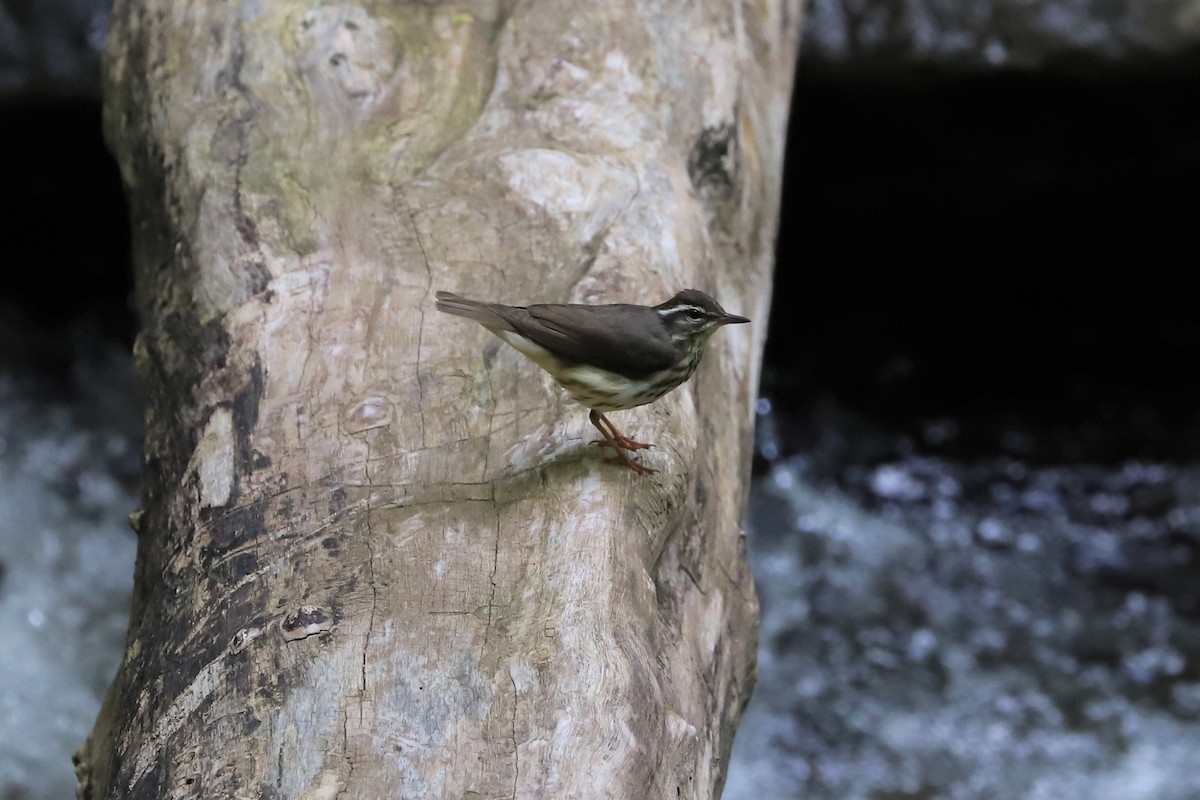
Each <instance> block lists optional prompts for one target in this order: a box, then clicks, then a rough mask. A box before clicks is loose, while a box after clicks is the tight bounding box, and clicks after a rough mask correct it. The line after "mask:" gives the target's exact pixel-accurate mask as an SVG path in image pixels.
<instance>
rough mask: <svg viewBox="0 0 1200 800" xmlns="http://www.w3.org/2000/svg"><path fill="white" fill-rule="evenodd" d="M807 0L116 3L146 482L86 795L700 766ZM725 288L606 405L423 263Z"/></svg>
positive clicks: (113, 136) (520, 276) (481, 791)
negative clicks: (589, 417) (568, 384)
mask: <svg viewBox="0 0 1200 800" xmlns="http://www.w3.org/2000/svg"><path fill="white" fill-rule="evenodd" d="M799 5H800V4H799V0H757V1H756V2H750V0H746V2H741V3H736V2H735V3H728V2H718V1H717V0H708V1H707V2H686V3H685V2H677V3H655V2H648V1H644V2H634V1H633V0H630V1H628V2H611V3H610V2H566V1H565V0H564V1H562V2H549V1H547V2H525V3H495V2H482V1H474V2H472V1H471V0H466V1H465V2H462V3H457V4H450V3H417V2H410V3H406V4H401V3H396V2H382V1H379V2H362V3H360V4H358V5H350V4H343V5H336V4H318V3H313V2H299V1H298V0H270V1H269V2H253V1H252V0H241V2H237V1H234V2H215V0H209V1H208V2H204V1H203V0H192V1H190V2H187V1H185V0H138V1H137V2H133V1H132V0H119V1H118V3H117V7H116V9H115V11H114V16H113V27H112V32H111V34H110V37H111V38H110V42H109V44H108V51H107V63H106V89H105V91H106V126H107V134H108V137H109V140H110V142H111V144H112V147H113V149H114V151H115V152H116V154H117V157H118V160H119V162H120V164H121V168H122V172H123V175H124V179H125V181H126V182H127V185H128V189H129V194H130V199H131V204H132V209H133V215H134V236H135V261H136V265H135V266H136V271H137V306H138V310H139V312H140V314H141V315H142V319H143V325H144V329H143V332H142V334H141V336H140V338H139V341H138V345H137V348H136V357H137V360H138V364H139V367H140V369H141V370H142V374H143V376H144V378H145V381H146V385H147V393H148V397H149V408H148V411H147V430H146V437H147V438H146V459H145V466H146V468H145V477H146V498H145V511H144V513H139V514H137V515H135V523H136V527H137V528H138V530H139V533H140V549H139V554H138V566H137V585H136V590H135V595H134V600H133V617H132V622H131V628H130V633H129V641H128V651H127V654H126V658H125V661H124V663H123V664H122V666H121V669H120V671H119V674H118V676H117V678H116V682H115V684H114V686H113V688H112V690H111V691H110V693H109V696H108V699H107V701H106V703H105V705H104V708H103V710H102V712H101V714H100V717H99V719H98V721H97V724H96V729H95V731H94V732H93V734H92V737H91V738H90V739H89V741H88V743H87V745H85V747H84V748H83V749H82V750H81V752H80V754H79V755H78V761H79V768H78V771H79V775H80V794H81V796H83V797H94V798H99V797H131V798H151V797H167V796H169V797H204V798H226V797H272V798H273V797H280V798H283V797H286V798H308V799H309V800H315V799H316V798H333V797H346V798H375V797H404V798H440V797H451V798H462V797H475V798H492V797H497V798H498V797H546V798H596V797H613V798H646V797H670V798H674V797H697V798H701V797H712V796H713V795H714V794H716V793H717V792H719V787H720V784H721V780H722V776H723V774H724V759H725V757H726V755H727V754H728V752H729V748H730V743H731V738H732V735H733V731H734V726H735V724H736V721H737V719H738V715H739V713H740V711H741V708H742V707H743V705H744V703H745V702H746V700H747V697H748V694H749V691H750V687H751V684H752V680H753V678H752V676H753V663H754V644H755V616H756V602H755V598H754V589H753V585H752V583H751V580H750V576H749V572H748V569H747V565H746V559H745V554H744V552H743V541H742V536H741V533H740V530H739V517H740V514H741V511H742V507H743V503H744V500H745V495H746V479H747V473H748V468H749V461H750V440H751V429H752V424H753V416H752V402H753V395H754V390H755V387H756V385H757V378H758V366H757V365H758V359H759V352H760V349H761V344H762V337H763V333H764V331H765V325H766V312H767V307H768V302H767V298H768V292H769V280H770V273H771V260H772V242H773V238H774V233H775V231H774V228H775V218H776V213H777V209H778V197H779V173H780V163H781V157H782V148H783V136H784V127H785V119H786V112H787V107H788V101H789V91H790V86H791V76H792V68H793V61H794V57H795V46H796V42H797V38H798V26H799ZM685 287H696V288H700V289H705V290H708V291H710V292H712V293H713V294H715V295H716V296H717V297H718V299H719V300H721V301H722V303H723V304H724V305H725V306H726V307H727V308H729V309H730V310H732V311H736V312H739V313H745V314H748V315H750V316H752V317H754V320H755V321H754V324H753V326H734V327H732V328H729V329H725V330H722V331H721V332H720V333H719V334H718V335H717V336H716V337H715V338H714V340H713V342H712V344H711V345H710V348H709V353H708V356H707V357H706V359H705V362H704V364H702V366H701V369H700V371H699V373H698V374H697V376H696V377H695V378H694V379H693V381H692V382H690V383H689V384H687V385H686V386H684V387H683V388H682V389H680V390H679V391H676V392H675V393H673V394H672V395H670V396H669V397H667V398H665V399H664V400H662V401H660V402H658V403H655V404H654V405H652V406H647V407H643V408H641V409H638V410H636V411H630V412H623V413H619V414H616V415H614V418H615V420H616V421H617V424H618V425H620V426H621V427H622V428H623V429H625V430H626V431H627V432H629V433H630V434H631V435H635V436H636V437H637V438H640V439H644V440H650V441H654V442H656V443H657V445H658V447H657V448H656V449H655V450H653V451H651V452H650V453H649V455H647V456H644V459H645V460H646V462H647V463H648V464H649V465H651V466H653V467H655V468H657V469H658V470H659V472H658V474H657V475H654V476H652V477H650V478H642V477H639V476H637V475H634V474H633V473H632V472H630V471H628V470H623V469H621V468H619V467H616V466H612V465H610V464H607V463H604V462H603V461H602V460H601V459H600V458H599V455H600V454H598V453H597V452H595V448H588V447H586V446H584V445H585V444H586V442H587V441H589V440H590V439H591V438H593V435H592V433H593V432H592V430H591V429H590V428H589V427H587V422H586V413H585V412H584V411H583V410H582V409H580V408H579V407H578V406H576V405H574V404H573V403H571V402H570V401H569V400H567V399H566V398H565V396H564V394H563V393H562V392H561V391H560V390H559V389H558V388H557V387H556V386H555V385H554V384H553V383H552V382H551V381H550V380H549V379H548V378H547V377H546V376H545V375H544V374H543V373H541V372H540V371H539V370H538V369H537V368H536V367H535V366H534V365H532V364H530V363H529V362H527V361H525V360H524V359H523V358H522V357H521V356H519V355H518V354H517V353H515V352H514V351H512V350H510V349H509V348H507V347H504V346H502V345H500V344H499V343H498V342H497V341H495V340H494V339H492V338H491V337H490V335H489V334H488V333H487V332H486V331H484V330H483V329H482V328H480V327H479V326H476V325H473V324H471V323H468V322H466V321H464V320H462V319H457V318H453V317H449V316H445V315H442V314H438V313H436V312H435V311H434V309H433V293H434V291H435V290H436V289H448V290H452V291H455V292H458V293H461V294H464V295H467V296H470V297H482V298H494V299H497V300H501V301H507V302H513V303H519V302H530V301H564V300H571V301H583V302H613V301H630V302H659V301H661V300H663V299H665V298H667V297H669V296H670V295H671V294H673V293H674V292H675V291H676V290H678V289H681V288H685Z"/></svg>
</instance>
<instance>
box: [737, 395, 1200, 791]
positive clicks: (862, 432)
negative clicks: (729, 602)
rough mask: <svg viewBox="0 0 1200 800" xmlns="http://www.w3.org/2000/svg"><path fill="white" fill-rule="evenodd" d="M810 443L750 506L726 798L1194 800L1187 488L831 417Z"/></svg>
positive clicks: (1198, 682) (1175, 481) (1199, 592)
mask: <svg viewBox="0 0 1200 800" xmlns="http://www.w3.org/2000/svg"><path fill="white" fill-rule="evenodd" d="M768 409H769V404H766V403H760V410H762V411H764V412H765V413H763V414H761V415H760V420H761V422H762V424H760V426H759V430H760V452H761V451H763V450H765V451H767V452H769V453H772V452H773V453H778V452H779V451H780V449H783V448H786V445H785V444H783V443H781V442H780V441H778V440H774V439H772V438H771V437H770V435H769V434H770V431H771V430H773V429H777V428H778V427H779V425H778V420H776V419H774V418H773V416H774V415H773V412H770V411H769V410H768ZM806 427H809V428H811V430H809V431H808V432H809V434H810V436H809V437H808V441H816V442H819V444H816V445H814V446H811V447H810V448H809V449H807V450H806V451H805V452H797V453H794V454H792V455H790V456H787V457H779V458H777V459H776V460H775V461H774V462H772V463H771V464H770V465H769V466H768V467H766V469H765V471H764V473H763V475H762V477H761V478H760V479H759V480H758V481H757V483H756V484H755V488H754V492H753V496H752V500H751V508H750V537H751V557H752V562H753V566H754V571H755V575H756V580H757V583H758V590H759V593H760V598H761V601H762V606H763V622H762V631H761V655H760V664H759V685H758V688H757V689H756V693H755V697H754V699H753V700H752V702H751V704H750V707H749V709H748V712H747V716H746V720H745V723H744V724H743V726H742V728H741V729H740V731H739V734H738V740H737V742H736V744H735V751H734V758H733V763H732V765H731V769H730V776H729V782H728V786H727V790H726V794H725V796H726V797H727V798H733V800H741V799H742V798H751V797H762V796H769V797H777V798H884V797H886V798H909V797H913V798H916V797H921V798H925V797H928V798H934V797H936V798H971V799H972V800H975V799H976V798H1009V797H1023V798H1048V799H1049V798H1055V799H1056V800H1066V799H1069V798H1122V799H1124V800H1128V799H1130V798H1155V799H1156V800H1170V799H1172V798H1179V799H1180V800H1182V799H1183V798H1194V797H1198V796H1200V777H1198V776H1197V774H1196V772H1195V770H1194V769H1192V767H1191V764H1193V763H1194V757H1195V753H1196V752H1198V751H1200V726H1198V725H1197V720H1198V718H1200V702H1198V698H1200V616H1198V614H1197V611H1198V610H1200V581H1198V580H1197V578H1198V577H1200V569H1198V556H1200V464H1196V463H1192V464H1178V463H1171V462H1162V463H1158V462H1152V461H1144V460H1135V461H1126V462H1124V463H1114V464H1105V465H1096V464H1078V463H1076V464H1071V463H1059V464H1034V463H1029V462H1027V461H1024V460H1022V459H1020V458H1015V457H1013V456H1011V455H1007V454H1002V453H1001V454H997V455H994V456H990V457H988V456H981V457H978V458H974V459H957V458H956V459H949V458H945V457H935V456H930V455H927V454H924V453H922V452H921V448H920V447H919V446H917V445H916V444H915V443H914V442H913V441H912V440H911V439H910V438H908V437H907V436H905V435H903V434H896V433H892V434H888V433H886V432H882V431H881V430H880V429H878V428H875V427H873V426H871V425H869V424H867V423H866V422H865V421H864V420H862V419H861V418H857V417H856V416H855V415H853V414H850V413H847V412H845V411H843V410H841V409H838V408H837V407H835V406H833V405H832V404H829V403H824V404H821V407H820V408H819V409H815V410H814V411H813V412H812V413H811V414H810V415H809V417H808V418H807V419H801V420H798V421H793V430H795V431H803V429H804V428H806ZM764 432H765V433H766V436H764ZM864 456H865V457H864Z"/></svg>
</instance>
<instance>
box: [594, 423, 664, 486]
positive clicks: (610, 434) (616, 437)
mask: <svg viewBox="0 0 1200 800" xmlns="http://www.w3.org/2000/svg"><path fill="white" fill-rule="evenodd" d="M588 419H590V420H591V421H592V424H593V425H595V426H596V430H598V431H600V435H601V436H603V437H604V440H603V441H599V442H592V444H598V445H600V446H601V447H611V448H612V449H613V457H612V458H610V459H609V461H612V462H614V463H617V464H624V465H625V466H627V467H629V468H630V469H631V470H633V471H634V472H636V473H637V474H639V475H650V474H651V473H653V472H655V471H656V470H653V469H651V468H650V467H647V466H645V465H644V464H640V463H638V462H637V461H636V460H634V459H632V458H630V457H629V453H627V452H626V451H627V450H635V449H636V450H644V449H645V448H647V447H650V445H648V444H643V443H641V442H635V441H633V440H632V439H628V438H626V437H624V436H621V434H620V433H619V432H618V431H617V429H616V428H614V427H613V424H612V423H611V422H609V421H608V418H607V417H605V416H604V415H603V414H601V413H600V412H599V411H596V410H594V409H593V410H592V413H591V414H589V415H588ZM601 421H603V422H604V423H606V424H607V425H608V429H606V428H605V427H604V426H603V425H601V424H600V423H601ZM626 443H629V444H633V445H637V447H627V446H626Z"/></svg>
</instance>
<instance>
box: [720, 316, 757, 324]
mask: <svg viewBox="0 0 1200 800" xmlns="http://www.w3.org/2000/svg"><path fill="white" fill-rule="evenodd" d="M749 321H750V318H749V317H739V316H738V315H737V314H726V315H724V316H723V317H720V318H719V319H718V320H717V323H718V324H719V325H736V324H738V323H740V322H749Z"/></svg>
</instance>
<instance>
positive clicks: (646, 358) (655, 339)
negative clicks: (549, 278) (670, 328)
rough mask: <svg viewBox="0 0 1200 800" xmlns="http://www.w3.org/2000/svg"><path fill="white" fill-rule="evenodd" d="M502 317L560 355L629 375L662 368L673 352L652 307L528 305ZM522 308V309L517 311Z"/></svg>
mask: <svg viewBox="0 0 1200 800" xmlns="http://www.w3.org/2000/svg"><path fill="white" fill-rule="evenodd" d="M507 310H510V311H511V312H513V313H506V314H505V315H504V316H505V320H506V321H507V322H508V323H509V324H511V325H512V326H513V328H514V329H515V330H516V331H517V332H518V333H520V334H521V335H522V336H526V337H528V338H529V339H532V340H533V341H534V342H536V343H537V344H539V345H541V346H542V347H544V348H546V349H547V350H549V351H550V352H551V353H553V354H554V355H556V356H558V357H559V358H562V359H567V360H569V361H574V362H576V363H580V364H590V365H593V366H597V367H601V368H602V369H606V370H609V371H610V372H616V373H618V374H620V375H627V376H630V377H641V376H645V375H649V374H651V373H653V372H657V371H658V370H661V369H666V368H668V367H670V366H671V365H672V364H674V363H675V361H676V359H677V355H676V352H675V347H674V346H673V345H672V343H671V337H670V335H669V334H668V333H667V332H666V329H664V328H663V326H662V323H661V322H659V319H658V314H656V313H655V312H654V309H651V308H646V307H645V306H631V305H621V304H616V305H605V306H585V305H576V304H573V303H572V304H569V305H559V304H546V305H533V306H529V307H528V308H512V309H507ZM521 312H524V313H521Z"/></svg>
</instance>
